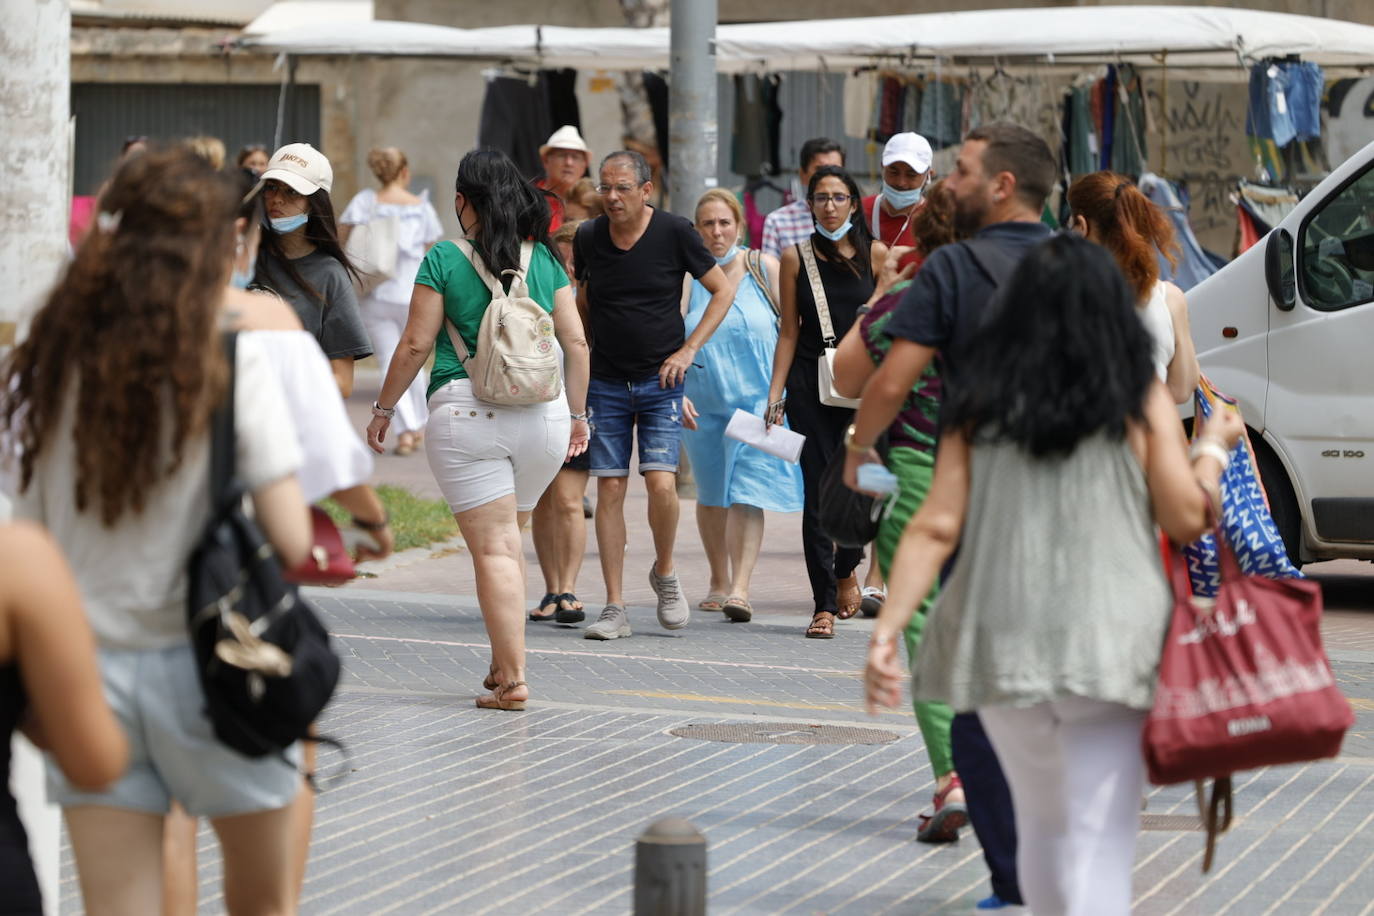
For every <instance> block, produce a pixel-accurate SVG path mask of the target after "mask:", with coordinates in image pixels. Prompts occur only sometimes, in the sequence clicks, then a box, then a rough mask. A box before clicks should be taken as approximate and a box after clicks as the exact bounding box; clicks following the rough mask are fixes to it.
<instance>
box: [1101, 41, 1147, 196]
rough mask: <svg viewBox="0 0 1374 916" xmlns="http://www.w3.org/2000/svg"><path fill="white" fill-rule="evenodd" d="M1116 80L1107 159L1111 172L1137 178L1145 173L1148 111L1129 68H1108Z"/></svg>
mask: <svg viewBox="0 0 1374 916" xmlns="http://www.w3.org/2000/svg"><path fill="white" fill-rule="evenodd" d="M1110 69H1111V70H1112V73H1113V78H1114V80H1115V88H1114V90H1113V93H1112V97H1113V100H1114V102H1115V105H1114V106H1113V110H1114V112H1115V113H1114V115H1113V124H1112V136H1111V141H1110V144H1109V145H1110V147H1111V157H1110V159H1107V160H1106V161H1107V162H1108V165H1107V166H1105V167H1108V168H1111V170H1112V171H1114V172H1118V173H1120V174H1122V175H1130V176H1133V177H1134V176H1137V175H1139V174H1140V173H1141V172H1143V171H1145V160H1146V157H1147V156H1148V154H1149V147H1148V146H1147V145H1146V137H1147V136H1148V129H1149V109H1148V108H1147V107H1146V105H1145V92H1144V83H1143V81H1142V80H1141V78H1140V73H1139V71H1137V70H1136V68H1135V67H1134V65H1132V64H1122V65H1121V66H1119V67H1113V68H1110Z"/></svg>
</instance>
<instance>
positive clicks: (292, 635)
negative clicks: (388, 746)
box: [186, 334, 340, 757]
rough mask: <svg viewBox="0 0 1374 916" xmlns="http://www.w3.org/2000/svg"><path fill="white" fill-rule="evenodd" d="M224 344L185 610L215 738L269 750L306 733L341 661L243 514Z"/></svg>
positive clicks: (231, 349) (232, 341) (231, 341)
mask: <svg viewBox="0 0 1374 916" xmlns="http://www.w3.org/2000/svg"><path fill="white" fill-rule="evenodd" d="M224 349H225V354H226V356H227V358H228V360H229V386H228V391H227V393H226V395H225V399H224V402H223V403H222V404H221V405H220V406H219V408H218V409H217V410H216V411H215V413H214V416H213V419H212V421H211V423H212V425H211V444H210V522H209V524H208V525H207V526H206V529H205V532H204V534H202V535H201V538H200V542H199V543H198V544H197V546H196V549H195V551H194V552H193V553H192V554H191V560H190V564H189V566H188V575H189V582H188V590H187V591H188V593H187V605H186V613H187V621H188V624H189V627H190V636H191V646H192V649H193V651H194V653H195V658H196V668H197V670H198V672H199V674H200V684H201V687H202V688H203V690H204V692H205V711H206V714H207V715H208V716H209V717H210V722H211V724H212V725H213V727H214V732H215V737H216V738H218V739H219V740H220V741H221V742H222V743H224V744H225V745H227V746H229V747H231V748H233V749H234V750H236V751H238V752H239V753H241V754H244V755H246V756H249V757H264V756H266V755H268V754H273V753H276V754H281V753H282V752H283V751H284V750H285V749H286V748H288V747H290V746H291V745H292V744H293V743H295V742H296V741H298V740H301V739H303V738H305V737H307V734H308V729H309V727H310V723H312V722H314V721H315V719H316V718H318V717H319V715H320V713H321V712H322V711H323V710H324V707H325V705H326V704H327V703H328V702H329V699H330V697H331V696H333V694H334V689H335V687H336V686H337V685H338V682H339V671H340V663H339V657H338V655H336V654H335V653H334V650H333V649H332V648H331V647H330V644H329V633H328V632H327V631H326V630H325V628H324V626H323V624H321V623H320V619H319V616H318V615H317V614H316V613H315V610H314V609H313V608H312V607H311V606H310V604H309V603H308V602H307V601H306V600H305V599H304V598H303V597H301V595H300V593H299V592H298V591H297V589H296V586H294V585H292V584H290V583H288V582H287V581H286V580H285V579H284V578H283V577H282V567H281V563H280V561H279V560H278V559H277V554H276V551H274V550H273V549H272V545H271V544H270V543H268V541H267V539H266V538H265V537H264V536H263V534H262V531H261V530H259V528H258V526H257V524H256V523H255V522H254V521H253V520H252V519H251V518H250V517H249V516H248V515H247V514H246V513H245V512H244V509H243V497H244V492H245V491H244V486H243V483H242V481H240V480H239V479H238V478H237V476H236V473H235V469H234V453H235V436H234V376H235V351H236V349H237V336H236V335H235V334H227V335H225V343H224ZM328 743H331V744H333V743H336V742H333V741H329V742H328Z"/></svg>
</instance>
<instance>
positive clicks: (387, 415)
mask: <svg viewBox="0 0 1374 916" xmlns="http://www.w3.org/2000/svg"><path fill="white" fill-rule="evenodd" d="M372 415H373V416H374V417H381V418H382V419H383V420H390V419H391V418H392V417H394V416H396V408H395V407H383V406H382V405H381V404H378V403H377V402H376V401H373V402H372Z"/></svg>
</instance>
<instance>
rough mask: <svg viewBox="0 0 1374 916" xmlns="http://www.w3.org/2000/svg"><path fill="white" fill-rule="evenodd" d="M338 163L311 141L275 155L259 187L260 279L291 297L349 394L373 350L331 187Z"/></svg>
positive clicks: (260, 282) (345, 393) (256, 279)
mask: <svg viewBox="0 0 1374 916" xmlns="http://www.w3.org/2000/svg"><path fill="white" fill-rule="evenodd" d="M333 185H334V168H333V166H331V165H330V164H329V160H328V159H326V158H325V156H324V153H321V152H320V151H319V150H317V149H315V148H314V147H313V146H311V145H310V144H309V143H290V144H287V145H286V146H283V147H282V148H281V149H279V150H277V151H276V152H275V153H273V154H272V159H271V161H270V162H268V163H267V168H266V169H265V170H264V171H263V173H262V178H261V180H260V181H259V182H258V188H257V190H260V191H261V192H262V195H263V203H264V204H265V205H266V207H267V219H266V227H265V228H266V229H267V231H266V232H264V233H263V237H262V245H261V247H260V248H259V249H258V269H257V273H256V274H255V276H254V278H253V281H254V283H256V284H257V285H259V286H264V287H266V288H267V289H270V290H271V291H272V292H274V293H276V294H277V295H278V296H281V297H282V298H283V299H285V300H286V301H287V302H288V303H289V304H290V306H291V307H292V308H293V309H295V310H296V315H297V316H298V317H299V318H300V319H301V324H302V325H303V326H304V327H305V329H306V330H307V331H309V332H310V333H311V334H312V335H314V337H315V340H317V341H319V344H320V349H321V350H323V351H324V355H325V356H327V357H329V365H330V368H331V369H332V370H333V371H334V378H335V380H336V381H337V382H338V385H339V391H340V392H341V393H342V394H343V396H344V397H348V396H349V395H350V394H352V393H353V363H354V361H355V360H359V359H362V358H363V357H366V356H371V355H372V344H371V342H370V341H369V340H368V338H367V331H366V330H365V329H364V328H363V320H362V315H361V313H360V312H359V311H358V297H357V294H356V293H355V291H354V289H353V279H354V277H355V275H356V274H355V271H354V269H353V265H352V264H350V263H349V261H348V255H346V254H344V250H343V246H342V245H341V244H340V242H339V232H338V227H337V226H336V224H335V221H334V204H333V202H332V201H331V200H330V199H329V189H330V188H331V187H333Z"/></svg>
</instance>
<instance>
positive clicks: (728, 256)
mask: <svg viewBox="0 0 1374 916" xmlns="http://www.w3.org/2000/svg"><path fill="white" fill-rule="evenodd" d="M737 254H739V246H738V245H732V246H731V247H730V250H729V251H728V252H726V253H725V254H723V255H721V256H720V257H718V258H716V263H717V264H719V265H720V266H721V267H724V266H725V265H726V264H729V263H730V262H731V261H733V260H734V259H735V255H737Z"/></svg>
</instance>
